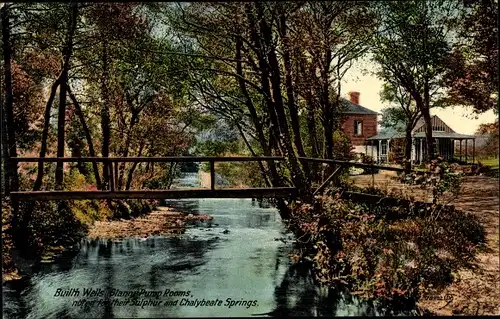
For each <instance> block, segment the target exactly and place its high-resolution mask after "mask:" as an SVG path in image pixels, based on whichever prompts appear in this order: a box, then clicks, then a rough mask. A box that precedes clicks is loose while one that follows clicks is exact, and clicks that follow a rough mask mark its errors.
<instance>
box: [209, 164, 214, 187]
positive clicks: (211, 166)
mask: <svg viewBox="0 0 500 319" xmlns="http://www.w3.org/2000/svg"><path fill="white" fill-rule="evenodd" d="M210 189H211V190H213V191H214V190H215V161H214V160H210Z"/></svg>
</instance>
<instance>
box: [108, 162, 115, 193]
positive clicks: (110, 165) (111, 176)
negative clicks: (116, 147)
mask: <svg viewBox="0 0 500 319" xmlns="http://www.w3.org/2000/svg"><path fill="white" fill-rule="evenodd" d="M113 164H114V163H113V162H112V161H109V160H108V165H107V166H108V176H109V190H110V191H112V192H114V191H115V178H114V174H113Z"/></svg>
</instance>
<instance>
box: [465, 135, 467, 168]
mask: <svg viewBox="0 0 500 319" xmlns="http://www.w3.org/2000/svg"><path fill="white" fill-rule="evenodd" d="M465 164H467V139H465Z"/></svg>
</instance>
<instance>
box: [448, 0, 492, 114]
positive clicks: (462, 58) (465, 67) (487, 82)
mask: <svg viewBox="0 0 500 319" xmlns="http://www.w3.org/2000/svg"><path fill="white" fill-rule="evenodd" d="M463 3H464V10H462V12H463V14H462V15H461V16H460V17H459V19H457V20H455V21H453V22H454V25H453V26H454V28H455V29H456V32H457V37H458V38H459V42H458V43H457V44H456V45H454V47H453V55H452V58H451V59H450V63H449V69H448V72H447V73H446V77H445V79H446V85H447V88H448V92H447V93H448V103H450V104H454V105H457V104H458V105H466V106H470V107H472V109H473V110H474V112H476V113H483V112H486V111H488V110H494V111H495V112H496V113H498V1H494V0H473V1H470V0H467V1H463Z"/></svg>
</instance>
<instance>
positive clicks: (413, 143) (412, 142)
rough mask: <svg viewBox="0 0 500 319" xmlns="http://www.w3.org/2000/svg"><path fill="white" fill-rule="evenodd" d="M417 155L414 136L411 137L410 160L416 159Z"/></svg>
mask: <svg viewBox="0 0 500 319" xmlns="http://www.w3.org/2000/svg"><path fill="white" fill-rule="evenodd" d="M416 159H417V157H416V154H415V138H414V137H412V138H411V153H410V160H411V161H413V162H414V161H416Z"/></svg>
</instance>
